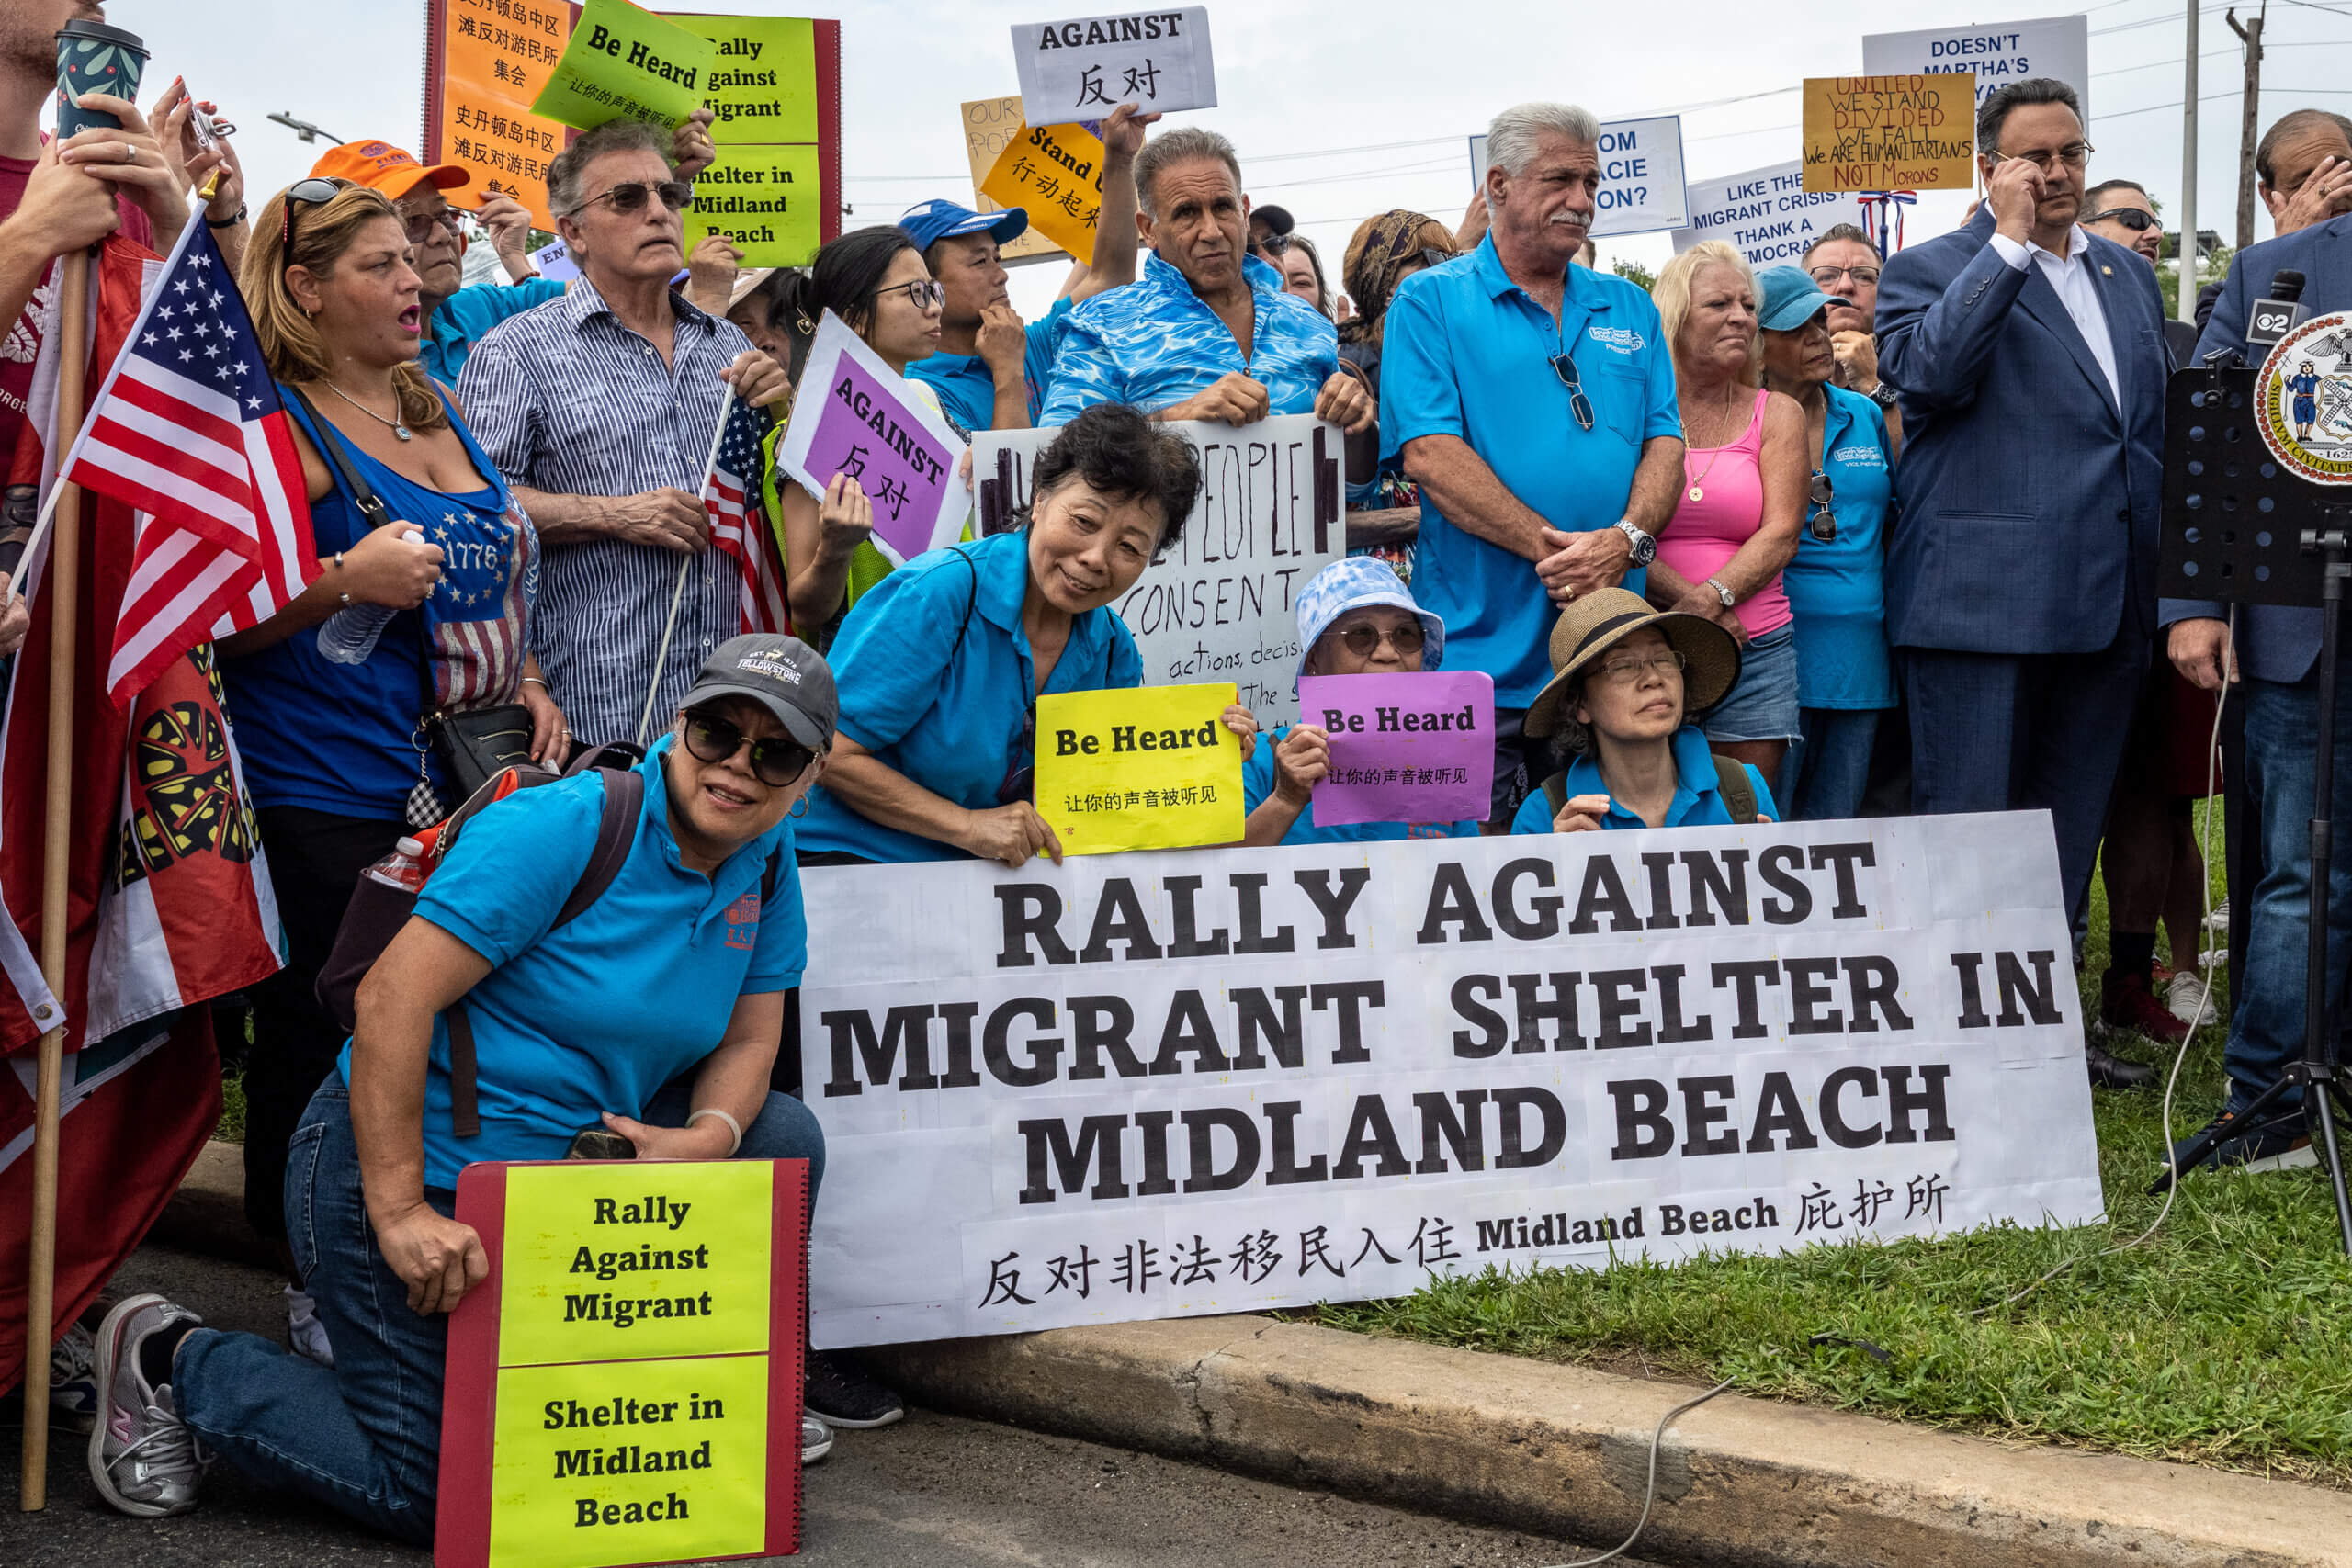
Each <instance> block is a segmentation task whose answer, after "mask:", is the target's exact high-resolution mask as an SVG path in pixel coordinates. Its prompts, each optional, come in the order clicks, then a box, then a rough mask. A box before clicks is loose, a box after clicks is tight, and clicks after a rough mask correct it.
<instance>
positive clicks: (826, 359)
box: [775, 310, 966, 563]
mask: <svg viewBox="0 0 2352 1568" xmlns="http://www.w3.org/2000/svg"><path fill="white" fill-rule="evenodd" d="M905 385H906V383H905V382H904V381H902V380H901V379H900V378H899V376H898V375H897V374H896V373H895V372H893V371H892V370H891V368H890V367H888V365H886V364H884V363H883V362H882V357H881V355H877V354H876V353H875V352H874V351H873V350H872V349H870V348H868V347H866V346H865V342H864V340H862V339H861V338H859V337H858V335H857V334H856V333H854V332H852V331H850V330H849V328H848V327H847V326H846V325H845V324H843V322H842V319H841V318H840V317H839V316H836V315H834V314H833V313H832V312H831V310H828V311H826V312H825V315H824V319H823V320H822V321H819V322H818V323H817V336H816V341H815V342H813V343H812V344H809V361H808V364H807V365H806V366H805V367H802V370H801V372H800V393H799V396H798V397H797V399H796V400H795V401H794V403H793V411H792V423H791V425H790V427H789V428H787V429H786V431H785V433H784V439H783V440H782V441H780V442H778V443H777V444H776V454H775V461H776V467H777V468H780V469H782V470H783V471H784V472H786V473H787V474H790V475H791V476H792V477H793V478H794V479H797V480H799V481H800V485H801V488H802V489H804V490H806V491H809V494H811V495H814V496H817V497H819V498H820V499H822V497H823V496H824V493H825V488H826V487H827V486H828V485H830V484H831V483H832V480H833V476H834V475H835V474H847V475H848V476H849V477H850V478H852V479H855V480H856V481H857V482H858V484H859V485H860V486H861V487H863V488H864V490H865V493H866V495H867V497H868V498H869V499H870V500H871V501H872V502H873V503H874V535H873V538H874V543H875V545H876V547H877V548H879V549H880V550H881V551H882V553H883V554H884V555H886V556H888V557H889V558H890V559H891V561H892V562H893V563H898V562H903V561H905V560H906V559H907V558H910V557H912V556H919V555H921V554H922V552H923V551H925V550H927V549H929V548H931V547H932V542H933V538H934V537H938V536H943V535H944V542H946V543H950V544H952V543H954V542H955V538H956V534H957V533H959V532H960V531H961V530H962V528H963V522H964V517H965V515H966V496H965V491H964V482H963V480H962V479H958V478H957V477H956V468H957V466H958V465H959V464H960V463H961V462H962V461H963V457H964V443H963V442H961V441H960V440H958V439H956V432H955V431H954V430H953V429H951V428H950V427H949V426H948V423H947V422H946V420H944V419H943V418H942V417H941V416H940V415H939V414H938V413H936V412H933V409H932V408H931V407H930V406H929V405H928V404H926V403H923V402H921V401H919V400H916V399H915V398H913V397H910V396H909V395H907V394H906V393H905V392H904V391H903V390H902V388H903V387H904V386H905Z"/></svg>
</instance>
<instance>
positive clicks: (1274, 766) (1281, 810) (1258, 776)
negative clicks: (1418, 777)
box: [1241, 556, 1478, 844]
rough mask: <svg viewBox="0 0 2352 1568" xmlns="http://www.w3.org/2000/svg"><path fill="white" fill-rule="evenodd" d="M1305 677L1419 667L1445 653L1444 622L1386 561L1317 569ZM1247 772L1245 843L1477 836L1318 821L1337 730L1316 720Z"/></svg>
mask: <svg viewBox="0 0 2352 1568" xmlns="http://www.w3.org/2000/svg"><path fill="white" fill-rule="evenodd" d="M1298 646H1299V647H1301V648H1303V649H1306V657H1305V658H1303V659H1301V660H1299V665H1298V672H1299V673H1300V674H1301V675H1418V674H1419V673H1420V672H1421V671H1424V670H1434V669H1436V668H1437V667H1438V665H1439V663H1440V662H1441V661H1442V660H1443V659H1444V657H1445V623H1444V622H1443V621H1441V620H1439V619H1438V618H1437V617H1436V616H1435V615H1431V614H1430V612H1428V611H1427V610H1424V609H1422V608H1421V607H1420V606H1419V604H1415V603H1414V602H1413V595H1412V594H1411V593H1410V592H1408V591H1407V589H1406V587H1405V584H1404V582H1403V581H1402V580H1401V579H1399V578H1398V577H1397V572H1396V570H1395V569H1394V568H1392V567H1390V566H1389V564H1388V563H1387V562H1386V561H1382V560H1375V559H1374V558H1371V557H1369V556H1350V557H1348V558H1345V559H1342V560H1336V561H1333V562H1332V563H1331V564H1330V565H1329V566H1327V567H1325V568H1324V569H1323V570H1321V571H1318V572H1317V573H1316V574H1315V576H1314V578H1313V579H1312V580H1311V581H1308V583H1307V585H1306V587H1305V588H1303V589H1301V590H1300V591H1299V595H1298ZM1267 739H1268V740H1269V741H1271V742H1272V744H1270V745H1267V746H1263V747H1261V748H1259V750H1257V752H1256V753H1255V754H1254V755H1252V756H1251V757H1250V761H1248V763H1246V764H1245V765H1244V766H1243V768H1242V770H1241V795H1242V799H1243V801H1244V802H1245V804H1247V806H1248V807H1249V808H1250V822H1249V827H1248V829H1247V830H1246V831H1245V832H1244V834H1243V835H1242V840H1241V841H1242V842H1243V843H1245V844H1338V843H1367V842H1371V841H1374V840H1394V839H1475V838H1476V837H1477V836H1478V824H1477V823H1476V822H1356V823H1350V824H1345V825H1343V826H1340V827H1336V828H1325V827H1318V826H1317V824H1316V821H1315V786H1316V785H1317V784H1320V783H1322V782H1323V779H1324V776H1325V775H1326V774H1328V773H1330V771H1331V737H1330V733H1329V731H1328V730H1326V729H1324V728H1323V727H1322V726H1320V725H1316V724H1293V725H1286V726H1284V727H1283V728H1281V729H1277V730H1275V731H1274V732H1273V734H1272V735H1271V736H1269V737H1267Z"/></svg>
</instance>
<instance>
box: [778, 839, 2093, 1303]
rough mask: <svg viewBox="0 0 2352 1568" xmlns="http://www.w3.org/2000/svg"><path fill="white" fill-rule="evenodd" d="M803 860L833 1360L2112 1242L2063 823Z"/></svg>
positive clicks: (806, 1030) (820, 1246)
mask: <svg viewBox="0 0 2352 1568" xmlns="http://www.w3.org/2000/svg"><path fill="white" fill-rule="evenodd" d="M802 876H803V877H804V878H805V880H806V886H807V891H808V897H809V902H810V904H811V906H812V907H813V908H823V909H826V910H828V911H830V915H829V918H828V919H825V920H823V921H820V922H817V924H816V925H815V926H814V927H813V928H812V929H811V931H810V932H809V970H808V975H807V977H806V978H805V979H804V980H803V982H802V990H801V1003H800V1005H801V1018H802V1025H801V1036H800V1039H801V1071H802V1081H803V1083H804V1084H806V1086H807V1095H808V1100H809V1108H810V1109H811V1110H812V1111H815V1112H816V1113H817V1117H818V1120H819V1121H820V1122H822V1123H823V1125H824V1129H825V1152H826V1161H827V1172H826V1175H827V1181H826V1183H825V1203H824V1207H823V1208H822V1209H820V1211H819V1212H818V1215H817V1228H816V1232H815V1235H814V1237H813V1242H812V1248H813V1251H812V1258H813V1261H812V1265H811V1275H810V1277H811V1279H812V1280H813V1281H814V1285H815V1292H816V1294H815V1298H814V1301H815V1316H814V1330H815V1343H816V1344H818V1345H820V1346H836V1345H859V1344H876V1343H888V1342H893V1341H899V1340H907V1339H933V1338H938V1337H943V1336H946V1335H959V1334H998V1333H1004V1332H1008V1331H1012V1330H1022V1329H1032V1328H1048V1327H1054V1326H1057V1325H1066V1324H1077V1323H1101V1322H1116V1321H1121V1320H1127V1319H1136V1318H1151V1317H1173V1316H1183V1315H1188V1314H1201V1313H1230V1312H1252V1311H1257V1310H1259V1309H1261V1308H1265V1307H1273V1306H1288V1305H1298V1304H1302V1303H1310V1302H1316V1301H1326V1300H1352V1299H1357V1298H1363V1297H1372V1296H1386V1295H1395V1294H1400V1293H1403V1292H1408V1291H1411V1290H1413V1289H1415V1288H1416V1287H1418V1286H1419V1285H1420V1284H1422V1283H1423V1282H1425V1281H1426V1280H1428V1279H1429V1278H1430V1276H1431V1275H1432V1274H1444V1273H1448V1272H1452V1271H1455V1270H1461V1271H1466V1272H1474V1273H1475V1272H1476V1271H1477V1270H1479V1269H1485V1268H1487V1267H1488V1266H1491V1265H1504V1264H1507V1265H1510V1266H1511V1267H1513V1268H1523V1267H1526V1266H1527V1265H1530V1264H1538V1263H1540V1264H1547V1265H1570V1266H1576V1267H1589V1268H1600V1267H1604V1266H1606V1265H1607V1263H1608V1262H1609V1260H1610V1258H1611V1256H1612V1254H1613V1256H1615V1257H1616V1258H1633V1257H1647V1258H1658V1259H1668V1260H1670V1259H1675V1258H1685V1257H1688V1256H1690V1255H1691V1254H1693V1253H1695V1252H1697V1251H1699V1250H1701V1249H1702V1248H1705V1249H1711V1250H1714V1251H1722V1250H1724V1249H1725V1248H1735V1249H1739V1250H1747V1251H1765V1252H1771V1251H1779V1250H1781V1249H1784V1248H1791V1247H1804V1246H1807V1245H1810V1244H1812V1243H1814V1242H1816V1241H1825V1240H1826V1241H1833V1242H1835V1241H1846V1240H1856V1239H1863V1240H1877V1239H1886V1238H1890V1237H1894V1236H1897V1235H1942V1234H1947V1233H1951V1232H1954V1231H1961V1230H1966V1229H1970V1228H1973V1227H1975V1226H1978V1225H1984V1224H1995V1223H1998V1222H2001V1221H2005V1220H2008V1221H2015V1222H2017V1223H2018V1224H2025V1225H2041V1224H2087V1223H2090V1222H2092V1221H2095V1220H2097V1219H2098V1217H2099V1212H2100V1194H2099V1182H2098V1164H2097V1159H2096V1147H2095V1145H2094V1143H2093V1141H2092V1134H2091V1117H2090V1089H2089V1085H2088V1081H2087V1080H2086V1077H2085V1076H2084V1073H2083V1053H2082V1021H2081V1019H2080V1018H2079V1017H2078V1015H2077V1007H2078V1003H2077V999H2076V993H2075V974H2074V968H2073V964H2072V962H2071V959H2070V953H2071V946H2070V943H2069V941H2068V933H2067V926H2066V919H2065V915H2064V904H2063V902H2062V900H2061V897H2060V894H2059V886H2058V866H2057V854H2056V851H2055V848H2054V846H2053V845H2052V840H2051V836H2050V829H2049V819H2048V818H2046V817H2044V816H2041V815H2039V814H2036V815H2031V816H2028V815H2024V814H2017V815H2002V816H1981V817H1937V818H1896V819H1893V820H1881V821H1873V822H1867V823H1862V822H1838V823H1800V824H1772V823H1764V824H1758V825H1757V826H1755V827H1751V828H1686V829H1669V830H1667V831H1663V832H1630V833H1573V834H1560V835H1545V836H1543V837H1537V838H1510V839H1465V840H1419V841H1408V842H1398V843H1369V844H1344V845H1342V844H1331V845H1304V846H1297V847H1284V848H1277V849H1272V850H1252V851H1248V852H1236V851H1231V850H1200V851H1194V852H1189V853H1170V854H1136V855H1124V856H1117V857H1113V858H1107V859H1094V860H1085V861H1070V862H1068V863H1065V864H1063V865H1061V866H1058V867H1057V866H1054V865H1052V864H1051V863H1047V862H1045V861H1035V862H1032V863H1030V864H1029V865H1028V866H1026V867H1024V868H1023V869H1022V870H1020V871H1017V872H1016V871H1007V870H1005V869H1003V868H1002V867H999V866H994V865H988V864H982V863H978V862H959V863H932V864H925V865H910V866H865V867H858V868H855V869H849V870H827V869H813V870H809V871H805V872H803V873H802Z"/></svg>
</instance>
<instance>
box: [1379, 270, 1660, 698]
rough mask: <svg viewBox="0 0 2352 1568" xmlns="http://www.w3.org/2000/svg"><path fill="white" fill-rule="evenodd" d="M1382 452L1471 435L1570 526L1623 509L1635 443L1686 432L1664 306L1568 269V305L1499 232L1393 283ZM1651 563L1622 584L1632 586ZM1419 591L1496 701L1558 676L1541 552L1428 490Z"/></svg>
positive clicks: (1602, 521)
mask: <svg viewBox="0 0 2352 1568" xmlns="http://www.w3.org/2000/svg"><path fill="white" fill-rule="evenodd" d="M1381 332H1382V338H1381V360H1380V455H1381V457H1382V459H1383V460H1384V461H1394V460H1396V459H1397V457H1398V455H1399V454H1400V453H1401V452H1402V451H1403V450H1404V446H1405V443H1406V442H1408V441H1411V440H1414V439H1415V438H1417V437H1419V436H1423V435H1453V436H1458V437H1460V438H1461V439H1462V440H1464V441H1465V442H1467V443H1468V444H1469V446H1470V449H1471V450H1472V451H1474V452H1476V454H1477V455H1478V457H1479V458H1480V459H1481V460H1482V461H1484V462H1485V463H1486V465H1487V467H1488V468H1492V469H1493V470H1494V471H1495V477H1496V478H1498V479H1501V480H1502V482H1503V486H1504V488H1505V489H1507V490H1509V491H1510V492H1511V494H1513V495H1515V496H1517V497H1518V498H1519V499H1520V501H1521V502H1522V503H1524V504H1525V505H1526V506H1527V507H1529V508H1530V509H1531V510H1532V511H1534V512H1536V513H1540V514H1541V515H1542V516H1543V517H1544V520H1545V521H1546V522H1548V523H1550V524H1551V525H1552V526H1553V527H1555V528H1557V529H1559V530H1561V531H1562V532H1563V533H1569V534H1576V533H1582V532H1585V531H1587V530H1589V529H1593V528H1607V527H1610V526H1611V525H1614V524H1615V523H1616V521H1617V520H1618V519H1619V518H1620V517H1623V515H1624V514H1625V501H1626V498H1627V496H1628V495H1630V494H1631V493H1632V491H1633V487H1634V466H1635V464H1637V463H1638V462H1639V461H1640V459H1641V455H1642V443H1643V442H1645V441H1647V440H1649V439H1650V438H1651V437H1653V436H1658V435H1671V436H1675V437H1678V438H1679V437H1680V435H1681V434H1682V419H1681V414H1680V413H1679V411H1678V410H1677V408H1676V405H1675V400H1674V361H1673V356H1672V355H1671V354H1670V353H1669V352H1668V344H1667V342H1666V333H1665V329H1664V328H1663V327H1661V326H1660V325H1659V323H1658V314H1657V306H1655V305H1653V304H1651V303H1650V297H1649V296H1648V295H1646V294H1645V293H1643V292H1642V291H1641V290H1640V289H1639V288H1635V287H1634V285H1632V284H1631V283H1628V282H1627V281H1625V279H1623V278H1622V277H1618V276H1614V275H1613V274H1611V273H1605V272H1594V271H1592V270H1591V269H1590V268H1589V267H1581V266H1571V267H1569V268H1568V270H1567V285H1566V293H1565V294H1564V295H1563V296H1562V298H1561V304H1560V319H1559V321H1558V322H1557V323H1556V324H1555V322H1554V321H1553V320H1552V314H1551V312H1550V311H1548V310H1544V307H1543V306H1541V305H1538V304H1537V303H1536V302H1535V301H1534V300H1533V299H1531V298H1530V297H1529V296H1528V293H1527V291H1526V290H1525V289H1523V288H1520V287H1519V285H1517V284H1516V283H1513V282H1512V281H1511V280H1510V276H1509V275H1508V274H1506V273H1505V272H1504V271H1503V264H1502V258H1501V257H1499V256H1498V255H1497V254H1495V242H1494V237H1493V236H1492V235H1489V236H1487V238H1486V239H1484V240H1482V241H1480V242H1479V243H1478V248H1477V249H1476V250H1475V251H1473V252H1471V253H1470V254H1468V255H1465V256H1457V257H1455V258H1454V259H1453V260H1452V261H1449V262H1446V263H1444V264H1442V265H1438V266H1433V267H1430V268H1428V269H1427V270H1425V271H1422V272H1417V273H1415V274H1414V275H1413V276H1410V277H1408V278H1407V279H1405V281H1404V282H1403V283H1402V284H1400V285H1398V286H1397V298H1396V300H1395V302H1394V303H1392V304H1391V305H1390V306H1389V307H1388V315H1387V318H1386V324H1385V326H1384V327H1383V328H1382V329H1381ZM1561 353H1566V354H1568V355H1571V356H1572V357H1573V358H1574V359H1575V360H1576V365H1577V376H1578V378H1580V379H1581V381H1582V383H1583V386H1584V392H1585V398H1586V400H1588V401H1589V402H1590V403H1591V405H1592V414H1593V427H1592V428H1591V429H1590V430H1585V429H1582V428H1581V427H1579V426H1578V425H1577V421H1576V415H1575V413H1574V412H1572V410H1571V407H1570V400H1569V393H1568V389H1567V387H1566V385H1565V384H1564V383H1563V382H1562V381H1561V379H1560V378H1559V377H1558V376H1557V375H1556V374H1555V373H1554V371H1553V368H1552V358H1553V356H1554V355H1557V354H1561ZM1644 576H1645V574H1644V573H1643V572H1640V571H1629V572H1627V573H1626V574H1625V581H1624V586H1625V587H1627V588H1629V589H1631V590H1633V591H1634V592H1636V593H1639V592H1641V591H1642V581H1643V578H1644ZM1413 597H1414V598H1415V599H1417V600H1419V602H1420V604H1421V607H1422V608H1423V609H1425V610H1430V611H1433V612H1434V613H1435V614H1436V615H1438V616H1439V617H1440V618H1442V620H1443V621H1444V622H1445V658H1446V667H1447V668H1448V669H1454V670H1483V671H1486V672H1487V674H1489V675H1491V676H1493V677H1494V678H1495V705H1496V706H1497V707H1499V708H1523V707H1525V706H1527V705H1528V704H1530V703H1532V702H1533V701H1534V700H1535V694H1536V693H1538V692H1540V691H1542V690H1543V689H1544V682H1546V681H1549V680H1550V679H1551V678H1552V669H1551V663H1550V660H1549V659H1548V658H1547V657H1546V652H1545V649H1546V647H1547V642H1548V639H1549V638H1550V637H1551V633H1552V622H1553V620H1554V619H1555V615H1556V612H1555V610H1554V608H1553V605H1552V602H1551V600H1550V599H1549V598H1548V597H1546V596H1545V594H1544V585H1543V583H1542V582H1541V581H1538V580H1537V579H1536V576H1535V568H1534V564H1533V563H1532V562H1531V561H1529V560H1527V559H1526V558H1524V557H1521V556H1519V555H1515V554H1513V553H1512V552H1510V550H1506V549H1503V548H1502V547H1499V546H1497V545H1490V544H1488V543H1487V541H1486V540H1484V539H1482V538H1479V537H1478V536H1476V535H1475V534H1472V533H1470V532H1468V531H1467V530H1466V529H1464V528H1461V527H1459V526H1457V525H1454V524H1453V523H1452V522H1450V521H1448V520H1447V518H1446V516H1445V513H1444V512H1443V511H1442V509H1441V508H1440V507H1439V506H1438V505H1437V503H1436V502H1435V500H1434V498H1432V497H1431V496H1430V494H1429V492H1428V491H1422V493H1421V531H1420V536H1419V541H1418V543H1417V544H1416V546H1415V550H1414V558H1413Z"/></svg>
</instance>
